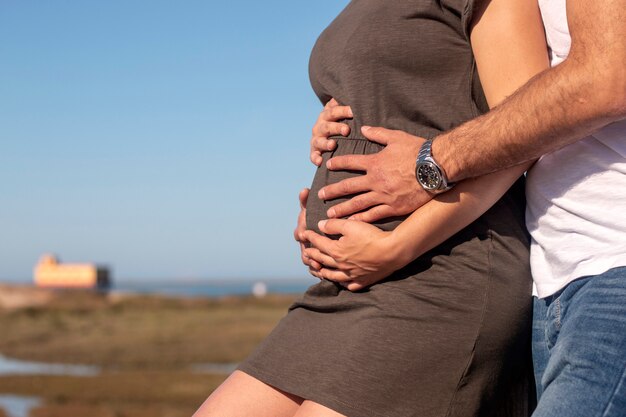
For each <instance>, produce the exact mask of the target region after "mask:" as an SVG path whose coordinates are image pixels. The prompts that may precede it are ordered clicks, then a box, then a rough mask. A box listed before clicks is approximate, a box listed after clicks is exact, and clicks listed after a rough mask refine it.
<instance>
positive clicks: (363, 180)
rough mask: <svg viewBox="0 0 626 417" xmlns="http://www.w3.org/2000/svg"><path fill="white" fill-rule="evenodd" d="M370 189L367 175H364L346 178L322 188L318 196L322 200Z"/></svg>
mask: <svg viewBox="0 0 626 417" xmlns="http://www.w3.org/2000/svg"><path fill="white" fill-rule="evenodd" d="M363 191H369V184H368V180H367V177H366V176H364V175H361V176H358V177H352V178H346V179H345V180H341V181H339V182H336V183H334V184H330V185H327V186H325V187H322V188H320V190H319V192H318V193H317V196H318V197H319V198H321V199H322V200H332V199H334V198H337V197H343V196H346V195H351V194H356V193H362V192H363Z"/></svg>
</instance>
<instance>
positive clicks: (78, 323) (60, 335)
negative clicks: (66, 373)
mask: <svg viewBox="0 0 626 417" xmlns="http://www.w3.org/2000/svg"><path fill="white" fill-rule="evenodd" d="M292 301H293V297H288V296H280V297H267V298H264V299H255V298H225V299H221V300H208V299H193V300H190V299H172V298H164V297H145V296H137V297H129V298H123V299H121V300H115V301H111V300H109V299H107V298H106V297H97V296H95V295H93V294H88V293H82V294H81V293H78V294H72V293H70V294H68V295H67V297H60V298H58V299H56V300H55V301H54V302H52V303H50V304H49V305H47V306H44V307H36V308H27V309H22V310H14V311H8V312H5V313H4V314H0V328H1V329H2V330H3V331H2V332H1V333H0V352H2V353H3V354H5V355H7V356H11V357H16V358H22V359H30V360H38V361H47V362H62V363H78V364H98V365H102V366H104V367H108V368H115V369H120V368H121V369H180V368H181V367H185V366H188V365H190V364H195V363H202V362H238V361H240V360H242V359H243V358H245V357H246V356H247V355H248V354H249V353H250V352H251V351H252V349H253V348H254V347H255V346H256V345H257V344H258V343H259V342H260V341H261V340H262V339H263V338H264V337H265V336H266V335H267V334H268V333H269V332H270V330H271V329H272V328H273V327H274V326H275V325H276V323H277V322H278V320H280V318H281V317H282V316H284V314H285V313H286V310H287V307H288V306H289V304H290V303H291V302H292Z"/></svg>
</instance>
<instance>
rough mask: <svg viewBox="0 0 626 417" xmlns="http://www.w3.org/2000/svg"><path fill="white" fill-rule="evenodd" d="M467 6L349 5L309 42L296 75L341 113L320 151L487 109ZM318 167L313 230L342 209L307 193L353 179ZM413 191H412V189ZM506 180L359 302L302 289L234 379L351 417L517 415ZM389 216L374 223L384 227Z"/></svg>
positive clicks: (523, 381)
mask: <svg viewBox="0 0 626 417" xmlns="http://www.w3.org/2000/svg"><path fill="white" fill-rule="evenodd" d="M472 10H473V0H441V1H437V0H411V1H390V0H387V1H385V0H353V1H352V2H350V4H349V5H348V6H347V7H346V8H345V10H344V11H343V12H342V13H341V14H340V15H339V16H338V17H337V18H336V19H335V21H334V22H333V23H332V24H331V25H330V26H329V27H328V28H327V29H326V30H325V31H324V32H323V33H322V35H321V36H320V38H319V39H318V41H317V44H316V45H315V48H314V50H313V53H312V56H311V61H310V75H311V82H312V85H313V88H314V90H315V92H316V93H317V95H318V96H319V98H320V100H321V101H322V102H323V103H325V102H327V101H328V100H329V99H330V98H331V97H335V98H336V99H337V100H338V101H339V102H340V103H342V104H347V105H350V106H352V110H353V113H354V120H351V121H348V122H349V123H350V124H351V127H352V133H351V137H350V138H349V139H345V138H339V139H338V147H337V150H336V151H335V152H334V153H333V154H326V155H325V160H327V159H328V158H329V157H331V156H332V155H342V154H352V153H357V154H369V153H374V152H377V151H379V150H380V149H381V147H380V146H379V145H377V144H374V143H372V142H368V141H367V140H365V139H363V137H362V136H361V134H360V127H361V126H363V125H364V124H367V125H371V126H384V127H387V128H391V129H401V130H404V131H407V132H409V133H412V134H415V135H418V136H422V137H427V138H431V137H434V136H435V135H437V134H438V133H439V132H442V131H445V130H449V129H451V128H453V127H455V126H457V125H459V124H461V123H462V122H464V121H466V120H469V119H472V118H474V117H476V116H478V115H479V114H481V113H483V112H485V111H486V110H487V106H486V104H485V99H484V95H483V93H482V89H481V86H480V81H479V79H478V75H477V72H476V66H475V63H474V59H473V56H472V51H471V47H470V43H469V36H468V25H469V21H470V19H471V16H472ZM324 166H325V165H324V164H322V167H321V168H319V169H318V171H317V173H316V175H315V179H314V181H313V186H312V190H311V194H310V197H309V202H308V207H307V224H308V226H309V227H310V228H313V229H316V224H317V221H318V220H320V219H322V218H324V217H325V212H326V210H327V209H328V208H329V207H330V206H332V205H333V204H336V203H337V202H339V201H342V200H335V201H326V202H323V201H321V200H319V199H318V198H317V197H316V195H317V190H319V188H320V187H322V186H323V185H325V184H329V183H333V182H336V181H338V180H340V179H343V178H347V177H349V176H353V175H358V173H354V172H330V171H328V170H326V169H325V167H324ZM417 186H418V185H417V183H416V187H417ZM523 208H524V192H523V187H522V184H521V180H520V182H518V183H517V184H516V185H515V186H514V187H513V188H512V189H511V190H510V191H509V192H508V193H507V194H506V195H505V196H504V197H503V198H502V199H501V200H500V201H499V202H498V203H496V205H495V206H494V207H493V208H491V209H490V210H489V211H488V212H487V213H485V214H484V215H483V216H481V217H480V218H479V219H478V220H476V221H475V222H474V223H473V224H471V225H470V226H468V227H467V228H465V229H464V230H462V231H461V232H459V233H458V234H456V235H455V236H454V237H452V238H451V239H449V240H448V241H446V242H445V243H443V244H442V245H440V246H438V247H437V248H435V249H434V250H432V251H430V252H429V253H427V254H426V255H424V256H422V257H420V258H419V259H418V260H416V261H414V262H413V263H411V264H410V265H408V266H407V267H405V268H404V269H402V270H400V271H398V272H396V273H395V274H393V275H392V276H391V277H389V278H388V279H386V280H384V281H382V282H380V283H378V284H376V285H373V286H371V287H370V288H368V289H366V290H364V291H360V292H350V291H347V290H345V289H343V288H342V287H341V286H338V285H335V284H334V283H332V282H328V281H323V282H320V283H319V284H316V285H313V286H312V287H311V288H310V289H309V290H308V291H307V292H306V293H305V294H304V296H303V297H302V298H301V299H300V300H299V301H297V302H296V303H295V304H294V305H293V306H292V307H291V308H290V310H289V313H288V314H287V315H286V317H285V318H284V319H283V320H282V321H281V322H280V323H279V324H278V326H277V327H276V329H274V331H273V332H272V334H271V335H270V336H269V337H268V338H267V339H266V340H265V341H264V342H263V343H262V344H261V345H260V347H259V348H258V349H257V350H256V352H255V353H253V354H252V355H251V357H250V358H248V360H246V361H245V362H244V363H243V364H241V366H240V368H239V369H240V370H242V371H244V372H246V373H248V374H250V375H252V376H254V377H256V378H258V379H260V380H261V381H264V382H266V383H268V384H270V385H272V386H274V387H277V388H279V389H281V390H284V391H287V392H289V393H292V394H296V395H298V396H301V397H303V398H306V399H309V400H313V401H315V402H318V403H320V404H322V405H325V406H327V407H329V408H332V409H334V410H336V411H338V412H340V413H342V414H345V415H347V416H354V417H366V416H367V417H411V416H415V417H446V416H458V417H472V416H476V417H479V416H480V417H491V416H493V417H507V416H511V417H522V416H524V417H525V416H528V415H530V408H531V406H532V405H531V403H532V398H533V397H534V390H533V389H532V388H533V386H532V380H531V378H532V370H531V368H530V367H531V365H530V361H529V358H530V354H529V350H530V349H529V348H530V320H531V297H530V289H531V280H530V274H529V267H528V248H527V245H528V241H527V235H526V231H525V228H524V210H523ZM399 221H401V219H394V220H393V221H386V222H381V223H378V224H377V225H378V226H379V227H381V228H383V229H385V230H390V229H392V228H393V227H395V226H396V225H397V224H398V223H399Z"/></svg>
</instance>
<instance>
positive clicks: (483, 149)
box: [320, 0, 626, 222]
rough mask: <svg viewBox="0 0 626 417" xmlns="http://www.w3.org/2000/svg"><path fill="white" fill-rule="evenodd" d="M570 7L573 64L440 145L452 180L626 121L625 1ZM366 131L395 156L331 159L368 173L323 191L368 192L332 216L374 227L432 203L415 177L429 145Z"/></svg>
mask: <svg viewBox="0 0 626 417" xmlns="http://www.w3.org/2000/svg"><path fill="white" fill-rule="evenodd" d="M567 7H568V9H567V13H568V22H569V28H570V32H571V36H572V46H571V50H570V54H569V56H568V58H567V59H566V60H565V61H564V62H563V63H562V64H560V65H559V66H557V67H554V68H551V69H548V70H546V71H544V72H542V73H541V74H539V75H537V76H535V77H534V78H533V79H531V80H530V81H529V82H528V83H527V84H526V85H525V86H523V87H522V88H520V89H519V90H518V91H517V92H515V93H514V94H512V95H511V96H510V97H509V98H508V99H507V100H505V101H504V102H503V103H502V104H500V105H499V106H498V107H496V108H495V109H493V110H491V111H490V112H489V113H487V114H485V115H483V116H481V117H479V118H477V119H474V120H471V121H469V122H467V123H465V124H463V125H461V126H459V127H457V128H456V129H453V130H451V131H449V132H446V133H444V134H442V135H440V136H438V137H437V138H436V139H435V141H434V142H433V152H432V153H433V156H434V158H435V160H436V161H437V162H438V164H439V165H440V166H441V167H442V168H443V170H444V171H445V173H446V174H447V177H448V179H449V180H450V181H459V180H462V179H464V178H470V177H476V176H480V175H483V174H487V173H490V172H493V171H498V170H500V169H503V168H506V167H511V166H515V165H519V164H521V163H524V162H527V161H531V160H533V159H536V158H538V157H539V156H541V155H543V154H546V153H549V152H551V151H554V150H556V149H559V148H561V147H563V146H566V145H568V144H571V143H573V142H576V141H578V140H580V139H582V138H584V137H585V136H587V135H588V134H589V133H591V132H593V131H595V130H597V129H599V128H601V127H603V126H605V125H607V124H609V123H612V122H614V121H617V120H621V119H624V118H626V24H625V23H624V22H626V0H597V1H593V2H589V1H585V0H567ZM362 132H363V135H364V136H365V137H367V138H369V139H372V140H375V141H376V142H383V141H384V142H385V143H386V144H390V145H393V146H392V148H393V150H394V152H393V153H392V152H379V153H378V154H376V155H375V156H374V155H366V156H363V155H356V156H355V155H345V156H339V157H335V158H332V159H330V160H329V162H328V166H329V168H330V169H333V170H344V169H348V170H349V169H359V167H362V166H364V165H367V175H365V176H364V178H359V179H358V180H355V179H347V180H344V181H341V182H339V183H336V184H332V185H329V186H327V187H324V189H322V190H321V192H320V194H321V197H323V198H326V199H332V198H337V197H341V196H346V195H350V194H354V193H366V195H367V196H368V199H366V198H365V197H361V198H360V199H355V198H353V199H351V200H348V201H346V202H343V203H341V204H339V205H337V206H335V207H334V212H333V213H328V214H329V217H343V216H347V215H351V214H353V213H357V212H359V211H362V212H361V213H358V214H356V215H355V216H354V218H355V219H357V220H363V221H368V222H371V221H375V220H378V219H381V218H382V217H385V216H389V215H399V214H406V213H410V212H412V211H413V210H415V209H417V208H418V207H419V206H421V205H422V204H424V203H425V202H427V201H428V200H429V199H430V198H431V197H432V196H431V195H429V194H428V193H427V192H425V191H424V190H423V189H422V188H421V187H420V186H419V185H418V184H417V181H415V178H414V169H415V159H416V157H417V153H418V149H419V146H420V145H421V143H422V142H423V141H424V139H423V138H418V137H415V136H411V135H409V134H407V133H404V132H400V131H392V130H388V129H384V128H380V127H374V128H369V129H366V130H363V131H362ZM409 139H411V140H409ZM387 147H388V148H390V146H389V145H388V146H387ZM390 150H391V149H390ZM366 158H367V160H366ZM409 184H410V185H409ZM372 191H373V192H372Z"/></svg>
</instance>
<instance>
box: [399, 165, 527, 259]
mask: <svg viewBox="0 0 626 417" xmlns="http://www.w3.org/2000/svg"><path fill="white" fill-rule="evenodd" d="M529 166H530V164H523V165H519V166H516V167H513V168H509V169H505V170H503V171H500V172H496V173H492V174H488V175H484V176H482V177H479V178H473V179H468V180H466V181H463V182H462V183H460V184H459V185H457V186H456V187H455V188H453V189H452V190H451V191H448V192H447V193H444V194H440V195H438V196H437V197H436V198H435V199H433V200H431V201H430V202H428V203H426V204H425V205H423V206H422V207H420V208H419V209H418V210H416V211H415V212H414V213H413V214H412V215H411V216H409V217H408V218H407V219H406V220H405V221H404V222H402V223H401V224H400V225H399V226H398V227H397V228H396V229H395V230H394V231H393V232H392V238H393V242H394V244H393V247H394V249H395V251H396V253H395V254H394V256H395V257H396V262H397V267H402V266H404V265H407V264H408V263H409V262H411V261H412V260H414V259H416V258H418V257H419V256H421V255H422V254H424V253H425V252H427V251H429V250H430V249H432V248H434V247H436V246H437V245H439V244H441V243H442V242H444V241H445V240H447V239H448V238H450V237H452V236H453V235H454V234H456V233H457V232H459V231H460V230H462V229H463V228H465V227H467V226H468V225H469V224H470V223H472V222H473V221H474V220H476V219H477V218H478V217H480V216H481V215H482V214H483V213H485V212H486V211H487V210H488V209H489V208H490V207H491V206H493V205H494V204H495V203H496V202H497V201H498V200H499V199H500V198H501V197H502V196H503V195H504V193H505V192H506V191H507V190H508V189H509V188H510V187H511V185H512V184H513V183H514V182H515V181H516V180H517V179H518V178H519V177H520V176H521V175H522V174H523V173H524V171H526V169H527V168H528V167H529Z"/></svg>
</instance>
